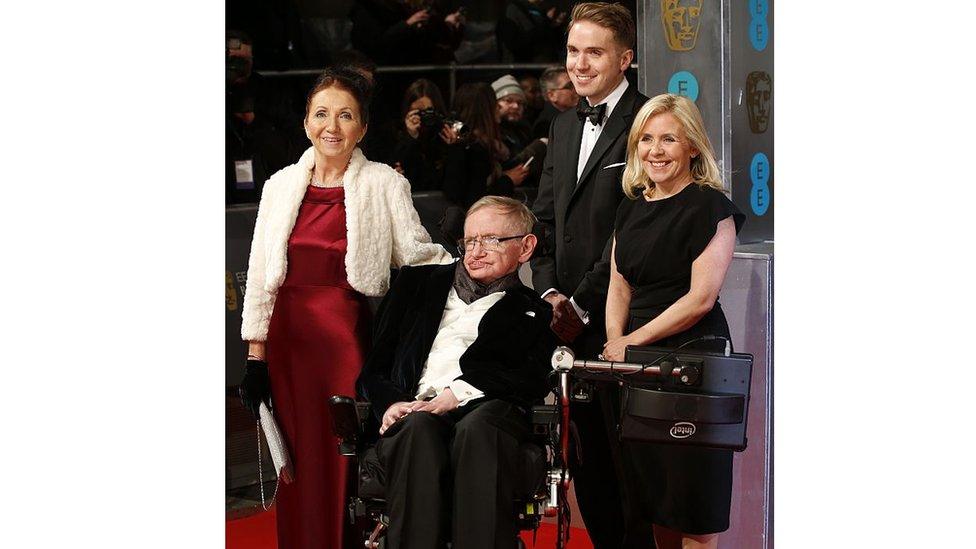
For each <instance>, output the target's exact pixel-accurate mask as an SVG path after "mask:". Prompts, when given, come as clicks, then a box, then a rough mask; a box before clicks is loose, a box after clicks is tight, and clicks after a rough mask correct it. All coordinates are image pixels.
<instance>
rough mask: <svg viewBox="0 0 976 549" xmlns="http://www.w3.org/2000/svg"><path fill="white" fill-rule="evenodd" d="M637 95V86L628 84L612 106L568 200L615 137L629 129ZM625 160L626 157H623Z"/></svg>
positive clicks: (591, 171) (577, 145) (577, 149)
mask: <svg viewBox="0 0 976 549" xmlns="http://www.w3.org/2000/svg"><path fill="white" fill-rule="evenodd" d="M636 95H637V87H636V86H633V85H630V86H627V89H626V90H625V91H624V94H623V96H621V98H620V102H618V103H617V106H616V107H614V109H613V113H611V114H610V118H608V119H607V121H606V122H605V124H606V125H605V126H604V127H603V131H602V132H600V138H599V139H597V140H596V144H594V145H593V151H592V152H591V153H590V157H589V158H588V159H587V160H586V166H584V167H583V173H582V175H581V176H580V179H579V182H578V183H577V185H576V187H575V188H574V189H573V193H572V195H571V196H570V201H572V199H573V197H575V195H576V193H577V192H579V189H581V188H582V187H583V185H585V184H586V182H587V181H589V179H590V174H591V173H593V170H594V169H596V168H597V165H598V164H599V163H600V161H601V160H602V159H603V155H604V154H606V152H607V149H609V148H610V145H611V144H613V142H614V141H616V140H617V138H618V137H619V136H620V135H621V134H624V136H626V134H627V132H628V130H629V129H630V122H631V120H632V119H633V118H634V97H636ZM581 137H582V134H581ZM576 141H577V143H576V151H577V153H576V158H577V162H578V161H579V160H578V159H579V147H580V145H579V141H580V139H577V140H576ZM624 160H626V159H624Z"/></svg>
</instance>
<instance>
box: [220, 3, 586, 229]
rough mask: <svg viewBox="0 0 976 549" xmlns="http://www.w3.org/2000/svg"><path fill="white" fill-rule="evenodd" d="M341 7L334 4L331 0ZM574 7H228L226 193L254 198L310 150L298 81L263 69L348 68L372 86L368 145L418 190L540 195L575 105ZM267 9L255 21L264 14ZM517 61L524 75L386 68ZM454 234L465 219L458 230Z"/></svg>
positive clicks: (463, 200) (460, 200) (304, 85)
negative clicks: (559, 119)
mask: <svg viewBox="0 0 976 549" xmlns="http://www.w3.org/2000/svg"><path fill="white" fill-rule="evenodd" d="M329 4H332V3H329ZM572 6H573V2H568V1H552V0H498V1H494V2H484V3H482V2H469V1H465V0H433V1H432V0H420V1H415V0H349V1H346V2H341V1H340V2H336V3H334V5H331V7H328V8H326V7H323V6H320V5H318V4H317V3H314V2H307V1H306V2H297V4H296V6H294V7H293V9H288V10H285V9H281V8H272V7H269V6H266V5H263V4H261V5H252V4H251V3H248V2H231V3H230V4H229V5H228V26H229V27H232V26H233V25H237V26H236V27H234V28H233V29H232V30H228V31H227V33H226V61H227V101H226V110H227V114H226V124H225V126H226V143H227V144H226V162H225V164H226V169H225V172H226V177H225V188H226V202H227V204H242V203H256V202H258V200H259V199H260V196H261V190H262V187H263V184H264V182H265V181H266V180H267V178H268V177H270V176H271V175H272V174H274V173H275V172H276V171H277V170H279V169H281V168H283V167H285V166H287V165H288V164H289V163H290V161H291V160H290V159H293V158H295V157H296V156H298V155H299V154H301V152H302V151H303V150H304V149H305V148H306V147H307V142H306V141H305V139H304V135H302V131H301V119H302V114H303V113H302V107H303V94H304V91H305V90H307V89H308V86H309V85H310V84H311V81H310V80H309V77H303V76H274V75H272V76H263V75H261V74H259V73H258V69H260V70H263V71H279V70H285V69H298V68H305V67H324V66H348V67H355V68H356V69H357V70H359V71H361V72H362V73H364V74H366V75H367V77H368V78H369V79H370V80H371V81H372V82H373V84H374V90H373V96H372V100H371V102H370V105H369V106H368V108H369V110H370V126H369V131H368V132H367V135H366V137H365V138H364V140H363V142H362V143H361V145H360V147H361V149H362V151H363V152H364V153H365V154H366V156H367V157H368V158H369V159H370V160H373V161H377V162H382V163H385V164H388V165H390V166H392V167H395V168H396V169H397V171H399V172H400V173H402V174H404V175H405V176H406V177H407V179H408V181H409V182H410V185H411V189H412V190H413V191H414V192H423V191H441V192H443V193H444V195H445V196H446V198H447V199H448V200H449V201H450V203H451V204H453V205H456V206H457V207H458V208H465V207H467V206H469V205H470V204H472V203H473V202H474V201H475V200H477V198H478V197H480V196H483V195H485V194H496V195H504V196H519V197H520V199H522V200H523V201H525V202H527V203H529V204H531V201H532V199H533V198H534V196H535V194H536V192H537V187H538V181H539V177H540V173H541V170H542V165H543V161H544V159H545V154H546V149H547V144H546V141H547V134H548V129H549V123H550V122H551V120H552V118H553V117H554V116H555V114H557V113H559V112H562V111H564V110H566V109H569V108H571V107H575V105H576V102H577V101H578V99H579V98H578V96H576V95H575V92H574V90H573V87H572V85H571V83H570V82H569V77H568V75H567V74H566V73H565V70H564V68H563V59H564V57H565V53H564V50H565V36H566V30H567V23H568V14H569V10H570V9H571V8H572ZM259 15H260V16H259ZM451 62H456V63H467V64H478V63H491V62H514V63H535V64H543V63H544V64H547V65H551V67H550V68H548V69H544V70H543V69H541V68H540V69H535V70H522V71H464V72H459V73H458V74H457V83H456V87H455V88H454V89H450V88H449V87H448V86H449V85H450V81H449V79H448V78H447V72H445V71H426V72H424V71H418V72H410V73H402V72H382V71H381V72H377V67H397V66H402V65H437V66H446V64H448V63H451ZM455 229H456V227H455Z"/></svg>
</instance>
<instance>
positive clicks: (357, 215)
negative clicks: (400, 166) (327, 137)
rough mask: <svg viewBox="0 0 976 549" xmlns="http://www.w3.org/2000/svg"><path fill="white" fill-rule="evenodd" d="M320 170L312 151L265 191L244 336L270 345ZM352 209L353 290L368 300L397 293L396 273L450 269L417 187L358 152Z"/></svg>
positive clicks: (349, 181) (350, 173) (349, 198)
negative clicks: (293, 241)
mask: <svg viewBox="0 0 976 549" xmlns="http://www.w3.org/2000/svg"><path fill="white" fill-rule="evenodd" d="M314 164H315V149H314V148H311V147H310V148H309V149H308V150H307V151H305V153H304V154H303V155H302V157H301V158H300V159H299V160H298V162H296V163H295V164H292V165H291V166H287V167H285V168H282V169H281V170H280V171H278V172H277V173H276V174H274V175H273V176H271V177H270V178H269V179H268V181H267V183H265V185H264V191H263V194H262V196H261V204H260V205H259V206H258V217H257V222H256V223H255V225H254V239H253V240H252V241H251V256H250V259H249V261H248V266H247V287H246V290H245V292H244V309H243V311H242V314H243V322H242V325H241V337H243V338H244V340H245V341H264V340H265V338H266V337H267V334H268V323H269V321H270V320H271V312H272V310H273V309H274V303H275V297H276V296H277V294H278V288H279V287H280V286H281V283H282V282H283V281H284V280H285V273H286V272H287V269H288V265H287V262H288V259H287V254H288V238H289V237H290V236H291V230H292V228H294V226H295V219H296V218H297V217H298V208H299V206H301V203H302V198H303V197H304V196H305V189H306V188H307V187H308V185H309V182H310V180H311V176H312V168H313V167H314ZM342 185H343V187H344V188H345V200H344V203H345V207H346V238H347V240H348V247H347V249H346V259H345V264H346V275H347V276H348V278H349V285H350V286H352V287H353V288H355V289H356V290H357V291H359V292H362V293H363V294H365V295H368V296H381V295H383V294H385V293H386V291H387V289H389V286H390V267H391V266H392V267H397V268H399V267H401V266H403V265H424V264H428V263H450V262H451V261H453V259H452V257H451V255H450V254H449V253H447V251H446V250H445V249H444V248H443V246H441V245H439V244H434V243H432V242H431V239H430V235H429V234H427V231H426V230H425V229H424V227H423V226H422V225H421V224H420V216H419V215H417V211H416V210H415V209H414V207H413V202H412V201H411V198H410V183H408V182H407V180H406V178H404V177H403V176H402V175H400V174H398V173H397V172H396V171H394V170H393V168H390V167H389V166H387V165H386V164H380V163H378V162H370V161H369V160H366V157H365V156H363V153H362V152H361V151H360V150H359V149H356V150H354V151H353V153H352V159H351V160H350V161H349V167H348V168H346V173H345V174H344V175H343V176H342Z"/></svg>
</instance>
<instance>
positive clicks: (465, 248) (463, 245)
mask: <svg viewBox="0 0 976 549" xmlns="http://www.w3.org/2000/svg"><path fill="white" fill-rule="evenodd" d="M524 236H528V235H527V234H517V235H515V236H494V235H488V236H472V237H469V238H459V239H458V241H457V246H458V251H459V252H461V255H464V253H465V252H470V251H472V250H474V245H475V244H481V249H482V250H486V251H489V252H497V251H498V250H500V249H502V242H505V241H506V240H514V239H516V238H522V237H524Z"/></svg>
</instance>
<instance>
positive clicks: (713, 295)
mask: <svg viewBox="0 0 976 549" xmlns="http://www.w3.org/2000/svg"><path fill="white" fill-rule="evenodd" d="M623 190H624V194H625V195H626V196H627V198H628V199H629V200H624V201H622V202H621V204H620V207H619V208H618V209H617V218H616V221H615V225H614V242H613V253H612V257H611V273H610V287H609V290H608V294H607V308H606V326H607V343H606V345H605V346H604V349H603V356H604V358H606V359H607V360H623V358H624V351H625V350H626V348H627V347H628V346H635V345H651V344H653V345H655V346H662V347H677V346H679V345H683V344H685V343H689V342H693V341H695V340H697V339H698V338H700V337H701V336H706V335H707V336H721V337H724V338H730V335H729V327H728V323H727V322H726V320H725V315H724V314H723V313H722V308H721V307H720V306H719V304H718V293H719V290H720V289H721V287H722V282H723V281H724V280H725V273H726V271H727V270H728V267H729V264H730V263H731V262H732V252H733V250H734V248H735V238H736V233H737V232H738V231H739V229H740V228H741V227H742V223H743V221H744V220H745V216H744V215H743V214H742V213H741V212H740V211H739V210H738V208H736V207H735V205H734V204H732V202H731V201H730V200H729V199H728V198H727V197H726V196H725V194H724V188H723V186H722V181H721V174H720V172H719V169H718V166H717V164H716V162H715V157H714V153H713V152H712V146H711V144H710V143H709V140H708V136H707V135H706V134H705V129H704V124H703V123H702V118H701V113H700V112H699V111H698V108H697V107H696V106H695V104H694V103H693V102H692V101H690V100H689V99H687V98H685V97H682V96H677V95H671V94H663V95H658V96H657V97H654V98H652V99H650V100H649V101H648V102H647V103H645V104H644V106H643V107H642V108H641V109H640V110H639V111H638V112H637V115H636V116H635V117H634V123H633V125H632V126H631V129H630V134H629V136H628V140H627V166H626V168H625V169H624V175H623ZM724 346H725V341H723V340H709V341H697V342H694V343H691V344H689V345H688V346H686V347H685V348H686V349H687V348H697V349H713V348H717V349H718V350H723V349H724ZM622 455H623V460H624V469H625V472H626V474H627V475H628V477H627V478H629V479H631V480H632V481H634V482H633V485H634V486H635V487H636V490H635V492H636V493H635V494H634V498H633V499H634V501H635V505H637V506H639V508H638V509H637V514H638V516H640V517H642V518H645V519H649V520H650V521H651V522H652V523H653V524H654V539H655V542H656V544H657V547H658V548H659V549H679V548H684V549H687V548H693V547H717V546H718V532H722V531H724V530H726V529H728V525H729V505H730V501H731V494H732V452H731V450H711V449H702V448H689V447H678V446H673V445H659V444H651V443H631V442H628V443H625V444H624V446H623V449H622Z"/></svg>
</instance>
